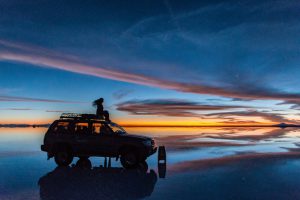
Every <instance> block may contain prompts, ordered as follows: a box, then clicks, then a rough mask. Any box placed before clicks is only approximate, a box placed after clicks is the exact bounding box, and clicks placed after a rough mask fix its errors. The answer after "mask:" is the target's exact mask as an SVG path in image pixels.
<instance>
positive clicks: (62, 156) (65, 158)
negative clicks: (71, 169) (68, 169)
mask: <svg viewBox="0 0 300 200" xmlns="http://www.w3.org/2000/svg"><path fill="white" fill-rule="evenodd" d="M54 159H55V162H56V164H57V165H58V166H68V165H70V164H71V162H72V161H73V155H72V154H71V152H70V151H67V150H66V149H65V150H63V149H62V150H60V151H58V152H56V154H55V157H54Z"/></svg>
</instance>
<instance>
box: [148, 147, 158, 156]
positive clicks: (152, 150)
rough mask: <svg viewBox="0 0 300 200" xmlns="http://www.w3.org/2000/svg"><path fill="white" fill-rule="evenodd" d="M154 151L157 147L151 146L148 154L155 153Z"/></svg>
mask: <svg viewBox="0 0 300 200" xmlns="http://www.w3.org/2000/svg"><path fill="white" fill-rule="evenodd" d="M156 151H157V147H153V148H151V150H150V152H149V154H150V155H152V154H155V153H156Z"/></svg>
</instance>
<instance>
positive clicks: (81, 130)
mask: <svg viewBox="0 0 300 200" xmlns="http://www.w3.org/2000/svg"><path fill="white" fill-rule="evenodd" d="M88 133H89V124H88V123H86V122H80V123H76V124H75V134H79V135H82V134H88Z"/></svg>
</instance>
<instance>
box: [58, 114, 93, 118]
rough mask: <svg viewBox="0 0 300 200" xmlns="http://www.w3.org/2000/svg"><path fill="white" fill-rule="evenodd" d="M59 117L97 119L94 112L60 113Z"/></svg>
mask: <svg viewBox="0 0 300 200" xmlns="http://www.w3.org/2000/svg"><path fill="white" fill-rule="evenodd" d="M60 119H99V118H98V117H97V116H96V115H95V114H81V113H62V114H61V116H60Z"/></svg>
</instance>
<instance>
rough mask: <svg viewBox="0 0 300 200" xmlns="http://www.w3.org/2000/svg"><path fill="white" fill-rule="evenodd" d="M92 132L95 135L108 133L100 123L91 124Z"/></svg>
mask: <svg viewBox="0 0 300 200" xmlns="http://www.w3.org/2000/svg"><path fill="white" fill-rule="evenodd" d="M92 132H93V134H95V135H99V134H109V133H110V131H109V129H108V128H107V127H106V126H105V125H104V124H101V123H93V128H92Z"/></svg>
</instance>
